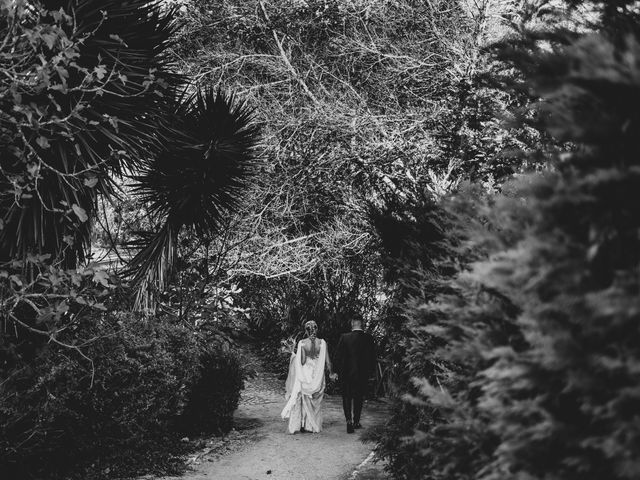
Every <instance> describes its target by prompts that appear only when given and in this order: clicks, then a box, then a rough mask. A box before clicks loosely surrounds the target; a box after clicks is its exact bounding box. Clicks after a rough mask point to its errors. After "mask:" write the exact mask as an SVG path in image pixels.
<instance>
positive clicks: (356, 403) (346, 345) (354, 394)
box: [334, 330, 376, 424]
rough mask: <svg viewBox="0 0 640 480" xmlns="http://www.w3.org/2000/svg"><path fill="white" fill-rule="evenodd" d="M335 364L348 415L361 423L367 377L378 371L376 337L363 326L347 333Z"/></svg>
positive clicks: (349, 420) (344, 407) (346, 416)
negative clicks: (365, 330) (363, 328)
mask: <svg viewBox="0 0 640 480" xmlns="http://www.w3.org/2000/svg"><path fill="white" fill-rule="evenodd" d="M334 366H335V371H336V372H337V373H338V376H339V378H340V386H341V387H342V408H343V410H344V416H345V418H346V420H347V422H348V423H351V420H352V419H353V423H355V424H359V423H360V413H361V412H362V399H363V397H364V393H365V391H366V387H367V380H368V379H369V378H370V377H372V376H373V375H374V373H375V368H376V350H375V343H374V341H373V337H372V336H371V335H369V334H368V333H365V332H363V331H362V330H353V331H351V332H349V333H343V334H342V335H341V336H340V340H339V341H338V347H337V349H336V354H335V361H334ZM352 404H353V417H352V416H351V405H352Z"/></svg>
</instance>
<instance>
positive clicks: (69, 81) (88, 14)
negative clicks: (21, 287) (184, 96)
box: [0, 0, 175, 266]
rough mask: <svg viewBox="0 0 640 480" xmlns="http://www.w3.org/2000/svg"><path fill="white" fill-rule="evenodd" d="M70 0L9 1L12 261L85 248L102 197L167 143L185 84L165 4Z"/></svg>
mask: <svg viewBox="0 0 640 480" xmlns="http://www.w3.org/2000/svg"><path fill="white" fill-rule="evenodd" d="M65 3H66V2H57V1H53V0H52V1H49V2H44V3H42V4H41V3H39V2H30V1H26V0H19V1H15V2H14V1H3V2H2V4H1V5H0V8H1V9H2V15H1V16H0V18H1V20H0V36H1V37H2V38H3V42H2V44H1V45H2V55H1V56H0V58H2V63H1V65H0V69H1V70H2V72H3V75H2V81H0V92H1V93H2V94H1V96H0V98H2V103H3V105H2V109H1V111H2V112H3V113H2V114H1V116H0V119H1V120H0V122H1V123H0V129H1V130H0V131H1V132H2V134H1V137H0V138H1V143H0V148H1V151H2V158H3V160H2V171H1V176H0V182H1V183H2V192H3V194H2V202H1V204H0V208H1V211H2V222H3V224H2V225H3V228H2V230H1V231H0V241H1V242H2V252H3V260H7V259H8V258H12V257H20V258H24V257H26V255H27V254H28V253H33V254H50V255H52V257H58V256H60V255H62V256H63V257H64V258H66V259H67V261H68V265H69V266H73V265H75V263H76V262H77V261H78V260H82V259H83V258H84V255H85V253H86V250H87V247H88V244H87V241H88V235H89V231H90V223H89V219H90V216H91V214H92V211H93V209H94V203H95V199H96V196H97V195H98V193H102V194H107V195H108V194H111V193H112V188H113V185H112V184H111V182H110V176H111V175H113V174H114V173H115V174H121V173H123V172H124V171H125V170H127V169H131V168H136V167H139V166H140V164H141V163H142V162H144V160H145V159H146V158H147V156H146V155H142V152H154V151H157V149H158V146H159V139H158V138H157V137H156V136H155V132H156V130H157V129H158V128H159V127H160V126H161V123H160V121H161V119H162V117H161V115H162V112H163V111H165V103H166V101H167V100H166V98H167V93H168V92H169V91H170V90H171V88H173V85H174V84H175V82H174V76H173V75H172V74H171V73H170V72H169V71H168V70H167V67H168V62H167V59H166V57H165V56H163V55H162V51H163V50H164V49H166V46H167V43H168V39H169V35H170V33H171V28H170V26H169V21H168V19H167V17H162V16H160V13H159V11H158V8H157V5H155V4H153V3H149V2H147V1H142V0H138V1H134V2H129V3H128V4H127V6H126V7H124V8H123V7H121V6H120V2H116V1H108V2H102V1H101V2H92V1H78V2H72V3H71V4H70V5H69V6H70V7H71V9H67V10H65V9H63V8H61V7H62V6H63V4H65ZM129 25H136V28H129Z"/></svg>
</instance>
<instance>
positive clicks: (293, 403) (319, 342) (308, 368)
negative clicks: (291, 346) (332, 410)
mask: <svg viewBox="0 0 640 480" xmlns="http://www.w3.org/2000/svg"><path fill="white" fill-rule="evenodd" d="M304 329H305V332H306V334H307V338H304V339H302V340H300V342H298V349H297V351H296V353H292V354H291V360H290V361H289V375H288V376H287V383H286V389H287V393H286V398H287V400H288V401H287V404H286V405H285V406H284V409H283V410H282V414H281V416H282V419H283V420H284V419H287V418H288V419H289V433H295V432H297V431H303V432H304V431H311V432H316V433H317V432H320V431H321V430H322V410H321V408H322V398H323V396H324V385H325V381H324V369H325V366H326V368H327V369H328V370H329V374H330V375H331V377H332V378H333V374H332V373H331V360H330V359H329V352H328V351H327V342H325V341H324V340H323V339H321V338H317V337H316V335H317V333H318V325H317V324H316V322H314V321H313V320H309V321H308V322H307V323H305V324H304Z"/></svg>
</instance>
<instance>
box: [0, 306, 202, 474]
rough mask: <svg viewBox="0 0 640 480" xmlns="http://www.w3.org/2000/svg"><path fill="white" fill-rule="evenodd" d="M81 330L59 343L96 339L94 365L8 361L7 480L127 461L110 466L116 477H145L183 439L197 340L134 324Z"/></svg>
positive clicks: (60, 356)
mask: <svg viewBox="0 0 640 480" xmlns="http://www.w3.org/2000/svg"><path fill="white" fill-rule="evenodd" d="M73 330H74V327H71V328H70V329H69V330H68V331H67V332H66V336H67V337H68V338H67V339H64V338H60V340H69V341H72V339H73V338H87V337H92V338H94V341H92V342H91V343H89V344H88V345H87V346H86V348H85V349H84V350H83V351H84V353H85V355H86V356H87V357H88V358H90V359H91V362H92V364H91V363H90V362H88V361H87V360H86V359H85V358H83V357H82V356H80V355H78V354H77V352H75V351H73V350H68V351H67V350H64V349H61V348H59V347H57V346H56V347H55V348H54V347H51V348H44V349H42V350H40V351H39V353H38V354H37V355H36V356H35V357H34V358H33V359H32V360H31V361H25V360H24V358H13V359H10V358H9V355H6V354H5V355H4V356H5V358H3V362H2V364H1V365H0V368H1V369H2V372H1V376H2V378H3V379H4V382H3V384H2V387H1V389H0V472H2V473H3V475H1V476H3V477H4V478H7V477H5V475H4V474H8V477H9V478H16V477H17V478H23V477H24V476H26V475H37V476H38V477H40V478H44V477H47V478H56V477H60V476H62V475H66V474H67V473H68V470H69V468H70V467H69V466H70V465H71V466H73V469H74V470H76V469H80V468H82V466H83V464H87V465H89V464H91V463H94V462H96V463H98V462H97V459H98V458H99V459H100V460H101V461H105V459H107V458H108V457H110V456H113V455H114V454H115V453H117V452H122V451H125V452H126V458H125V459H124V460H125V461H127V462H129V463H130V465H129V466H126V465H124V466H123V465H121V464H118V463H113V462H112V464H109V467H110V469H111V470H112V473H117V472H116V470H117V469H118V468H120V467H123V468H130V467H131V466H134V468H136V469H139V468H140V465H136V458H140V456H141V455H143V454H145V452H146V453H147V454H148V453H149V452H150V451H151V450H153V449H154V448H156V447H157V446H156V445H154V444H155V443H156V442H165V443H166V442H168V441H169V440H170V438H171V437H172V436H175V434H174V432H175V425H176V419H177V415H178V414H179V413H180V412H181V411H182V410H183V408H184V405H185V403H186V398H187V392H188V389H189V385H191V384H192V383H193V382H194V381H195V377H196V374H197V372H194V370H193V368H192V365H193V364H195V363H197V361H198V351H199V348H198V345H197V341H196V337H195V335H193V332H191V331H189V330H187V329H186V328H184V327H179V326H173V325H168V324H166V323H162V322H158V321H156V320H153V319H152V320H144V319H141V318H134V317H132V316H131V315H129V314H110V315H106V316H103V317H93V318H86V319H84V320H83V322H82V323H81V324H80V325H78V326H77V327H76V330H75V331H73ZM1 340H2V342H5V341H6V340H7V339H6V338H2V339H1ZM9 365H11V367H9ZM164 450H165V451H166V448H165V449H164ZM165 455H166V453H165ZM123 457H124V456H123ZM145 460H146V461H145V463H147V464H148V463H149V462H148V459H145Z"/></svg>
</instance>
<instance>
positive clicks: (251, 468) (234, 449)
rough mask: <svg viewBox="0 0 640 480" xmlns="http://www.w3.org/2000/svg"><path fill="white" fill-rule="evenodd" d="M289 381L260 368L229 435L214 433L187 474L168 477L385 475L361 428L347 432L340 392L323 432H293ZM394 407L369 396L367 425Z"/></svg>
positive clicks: (290, 479)
mask: <svg viewBox="0 0 640 480" xmlns="http://www.w3.org/2000/svg"><path fill="white" fill-rule="evenodd" d="M283 406H284V382H283V381H282V380H279V379H278V378H277V377H276V375H274V374H270V373H268V372H259V373H258V374H257V375H256V376H255V377H254V378H252V379H249V380H247V382H246V386H245V390H244V391H243V393H242V397H241V400H240V405H239V407H238V410H237V411H236V413H235V416H234V419H235V428H234V430H232V431H231V432H230V433H229V435H227V436H226V437H225V438H223V439H219V438H212V439H211V440H209V442H207V447H206V448H205V449H203V450H202V451H200V452H199V453H197V454H194V455H192V456H191V458H190V459H189V460H188V463H189V466H190V468H191V470H190V471H188V472H187V473H186V474H185V475H184V476H182V477H166V478H164V479H162V480H204V479H207V480H210V479H220V480H247V479H248V480H262V479H264V480H294V479H295V480H374V479H375V480H383V479H386V478H388V477H387V476H386V475H385V474H384V472H383V469H382V467H381V466H380V465H378V464H375V463H374V462H372V461H371V457H370V453H371V450H372V448H373V445H372V444H365V443H363V442H362V441H361V440H360V435H359V433H358V432H356V433H355V434H347V432H346V424H345V422H344V417H343V414H342V403H341V399H340V397H339V396H329V395H325V399H324V403H323V411H324V426H323V431H322V432H320V433H317V434H314V433H296V434H294V435H290V434H289V433H288V432H287V430H286V427H287V424H286V423H285V422H284V421H283V420H282V419H281V418H280V412H281V410H282V408H283ZM387 415H388V406H387V404H386V403H385V402H382V401H367V402H365V406H364V409H363V414H362V424H363V425H364V427H365V428H366V427H367V426H368V425H374V424H378V423H380V422H383V421H384V420H385V419H386V417H387Z"/></svg>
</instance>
